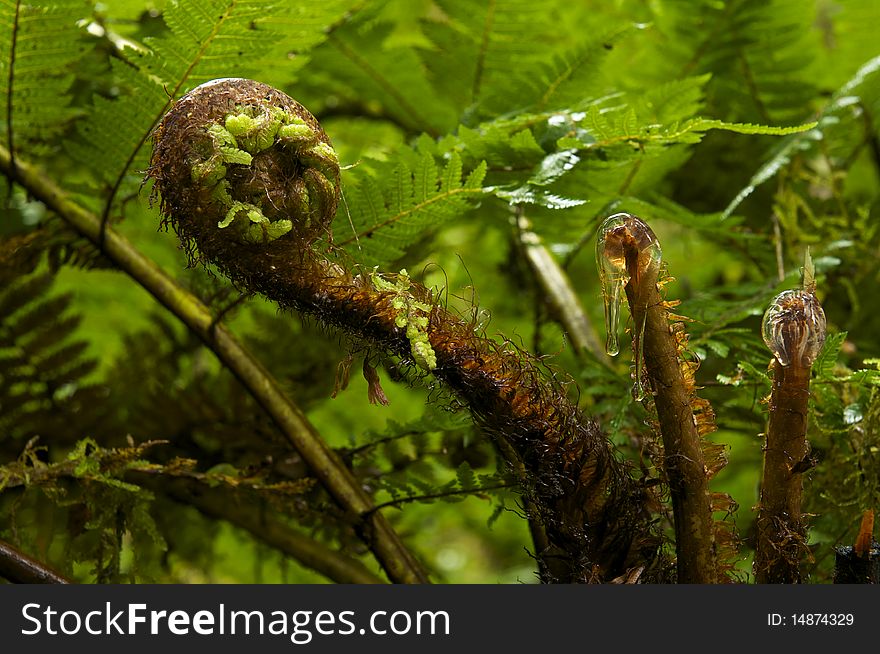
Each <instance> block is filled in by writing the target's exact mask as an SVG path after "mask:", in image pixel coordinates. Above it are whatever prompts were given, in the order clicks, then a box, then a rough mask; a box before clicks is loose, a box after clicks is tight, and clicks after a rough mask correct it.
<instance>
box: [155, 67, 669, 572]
mask: <svg viewBox="0 0 880 654" xmlns="http://www.w3.org/2000/svg"><path fill="white" fill-rule="evenodd" d="M304 127H307V128H308V129H309V130H310V131H311V134H306V133H305V129H304ZM291 138H292V139H293V141H291V140H289V139H291ZM154 141H155V143H154V150H153V157H152V161H151V166H150V171H149V176H150V177H152V178H153V179H154V180H155V182H156V184H155V187H154V190H155V191H157V192H158V193H159V194H160V196H161V199H162V205H161V206H162V210H163V213H164V215H165V220H166V222H167V223H169V224H170V225H171V226H172V227H173V228H174V229H175V231H176V232H177V234H178V236H179V237H180V238H181V240H182V241H183V243H184V244H185V246H186V247H187V249H188V251H189V252H190V255H191V256H192V257H194V258H195V257H196V256H197V257H198V258H200V259H201V260H203V261H206V262H211V263H212V264H214V265H216V266H217V267H218V268H219V269H220V270H221V271H222V272H224V273H225V274H226V275H227V276H229V277H230V278H231V279H232V280H233V281H234V282H235V283H236V284H237V285H239V286H240V287H243V288H246V289H248V290H250V291H253V292H258V293H261V294H263V295H264V296H266V297H267V298H269V299H271V300H274V301H275V302H277V303H278V304H279V305H281V306H282V307H286V308H292V309H294V310H297V311H299V312H302V313H307V314H310V315H312V316H315V317H317V318H318V319H319V320H321V321H322V322H324V323H325V324H330V325H334V326H336V327H340V328H342V329H344V330H345V331H347V332H348V333H350V334H351V335H352V336H354V337H355V338H357V339H359V340H361V341H366V342H367V343H369V344H371V345H372V346H374V347H377V348H381V349H384V350H385V351H388V352H391V353H393V354H395V355H397V356H399V357H400V358H401V359H403V360H404V361H406V362H408V363H409V364H411V365H412V366H413V367H414V368H418V369H420V370H421V371H422V372H423V373H424V374H427V373H429V372H430V373H431V374H433V375H434V376H435V377H436V378H437V379H439V380H441V381H442V382H444V383H445V384H446V385H447V386H448V387H449V388H450V389H451V390H453V391H454V392H455V393H456V394H457V395H458V396H459V398H460V399H461V400H462V401H463V402H464V403H466V404H467V405H468V407H469V408H470V410H471V413H472V414H473V416H474V419H475V420H476V422H477V423H478V424H479V425H480V426H481V427H482V428H483V429H484V431H486V433H487V434H489V435H491V436H492V437H494V438H495V440H496V441H497V442H498V443H499V445H500V449H501V450H502V451H503V452H505V456H508V458H511V459H512V460H513V463H514V466H513V467H514V468H516V469H518V470H523V471H524V474H522V475H521V481H522V486H523V488H524V491H525V492H526V493H527V494H528V496H529V503H528V504H529V506H530V507H534V508H533V509H532V508H530V518H533V519H534V520H535V521H537V522H538V523H540V524H541V525H542V526H543V528H544V530H545V531H546V533H547V536H548V539H547V540H548V545H547V547H546V548H545V550H544V551H540V552H536V554H537V556H539V557H540V558H541V559H542V562H543V564H544V565H543V566H542V568H543V569H545V570H547V571H548V572H547V573H545V574H544V579H545V580H546V581H608V580H611V579H614V578H616V577H620V576H622V575H626V574H627V573H632V572H634V571H637V570H638V572H639V573H641V572H642V571H644V570H645V568H646V567H648V568H650V567H651V566H652V564H657V565H656V566H655V567H654V568H653V569H651V570H650V571H649V572H646V574H644V575H643V576H642V578H645V579H647V578H658V577H660V576H661V575H663V574H664V571H663V570H662V569H660V568H661V566H660V565H659V564H660V562H661V561H662V558H661V556H660V554H659V551H658V546H659V538H658V537H657V535H656V534H655V532H654V527H653V526H652V522H651V516H650V513H649V511H648V510H647V508H646V503H647V500H646V493H645V489H644V488H642V486H641V485H640V484H639V483H637V482H635V481H634V480H633V478H632V476H631V475H630V474H629V470H628V469H627V467H626V466H625V465H624V464H621V463H620V462H619V461H618V460H617V458H616V457H615V456H614V452H613V448H612V447H611V445H610V444H609V443H608V441H607V440H606V439H605V438H604V437H603V435H602V434H601V432H600V430H599V428H598V426H597V425H596V424H595V423H594V422H592V421H590V420H589V419H587V418H585V417H584V416H583V415H582V414H581V412H580V411H579V410H578V408H577V407H576V406H575V405H574V404H573V403H571V401H570V400H569V399H568V397H567V395H566V392H565V388H564V386H563V385H562V384H560V383H559V382H556V381H555V380H554V379H553V378H552V377H550V376H548V375H546V374H545V372H544V371H543V370H542V369H541V365H540V363H539V362H538V361H537V360H535V359H533V358H532V357H530V356H529V355H528V354H527V353H524V352H522V351H521V350H519V349H518V348H516V347H515V346H514V345H513V344H512V343H510V342H502V343H499V342H496V341H494V340H490V339H487V338H485V337H483V336H481V335H480V334H479V333H478V331H479V330H478V329H477V328H476V326H475V325H474V324H473V322H472V321H469V320H466V319H463V318H462V317H460V316H458V315H455V314H453V313H451V312H450V311H448V310H446V309H445V308H444V307H442V306H441V305H440V304H439V303H438V300H437V294H435V293H434V292H432V291H431V290H430V289H428V288H426V287H425V286H423V285H421V284H419V283H418V282H416V281H414V280H411V279H410V278H409V276H408V275H406V273H405V271H401V273H399V274H398V275H396V276H387V275H385V276H380V275H379V274H378V272H377V271H375V270H373V271H363V272H362V273H360V274H358V273H357V272H352V271H351V270H349V268H348V267H346V266H344V265H340V264H339V263H337V262H335V261H331V260H330V259H329V258H328V257H327V256H324V255H323V254H322V253H321V251H320V247H319V244H318V242H317V241H318V238H319V237H320V236H321V235H322V234H329V223H330V220H331V219H332V217H333V212H334V210H335V208H336V197H337V195H338V192H339V178H338V167H337V164H336V158H335V155H334V154H332V150H331V149H330V144H329V140H328V139H327V137H326V135H325V134H324V132H323V131H322V130H321V128H320V126H319V125H318V123H317V121H316V120H315V119H314V118H313V117H312V116H311V115H310V114H308V113H307V112H306V110H305V109H303V108H302V107H301V106H300V105H299V104H298V103H296V102H295V101H294V100H292V99H290V98H289V97H287V96H286V95H284V94H282V93H280V92H279V91H276V90H274V89H272V88H270V87H268V86H266V85H264V84H260V83H257V82H252V81H248V80H220V81H217V82H211V83H208V84H206V85H203V86H202V87H199V88H197V89H195V90H194V91H192V92H191V93H190V94H188V95H187V96H184V98H182V99H181V100H180V101H179V102H178V103H177V104H176V105H175V106H174V107H173V108H172V110H171V111H170V112H169V113H168V114H167V115H166V117H165V118H164V119H163V120H162V122H161V123H160V124H159V126H158V128H157V129H156V132H155V134H154ZM261 161H264V162H265V163H261ZM318 176H320V177H321V178H323V179H318ZM299 180H302V183H301V184H300V181H299ZM303 188H304V189H305V191H306V192H307V196H308V203H306V202H305V201H304V199H305V197H306V193H303ZM287 222H289V228H288V226H287V224H286V223H287ZM230 230H231V231H230ZM196 252H198V254H197V255H196ZM508 453H510V454H508ZM532 513H534V515H532Z"/></svg>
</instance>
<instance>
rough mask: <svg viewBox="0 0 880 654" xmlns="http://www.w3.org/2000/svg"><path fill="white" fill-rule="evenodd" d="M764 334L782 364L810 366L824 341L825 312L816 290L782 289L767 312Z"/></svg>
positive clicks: (762, 333)
mask: <svg viewBox="0 0 880 654" xmlns="http://www.w3.org/2000/svg"><path fill="white" fill-rule="evenodd" d="M761 335H762V336H763V337H764V343H765V344H766V345H767V347H768V348H769V349H770V351H771V352H773V355H774V356H775V357H776V360H777V361H779V363H780V364H781V365H783V366H790V365H796V366H801V367H804V368H809V367H810V366H812V365H813V362H814V361H815V360H816V357H817V356H818V355H819V351H820V350H821V349H822V345H823V344H824V343H825V312H824V311H823V310H822V305H820V304H819V300H817V299H816V296H815V295H814V294H813V293H811V292H809V291H806V290H803V289H798V290H791V291H783V292H782V293H780V294H779V295H777V296H776V297H775V298H774V299H773V302H771V303H770V306H769V308H768V309H767V311H766V312H765V313H764V320H763V322H762V324H761Z"/></svg>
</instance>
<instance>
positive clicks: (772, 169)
mask: <svg viewBox="0 0 880 654" xmlns="http://www.w3.org/2000/svg"><path fill="white" fill-rule="evenodd" d="M878 77H880V56H878V57H874V58H873V59H870V60H869V61H867V62H866V63H865V64H864V65H863V66H862V67H861V68H859V70H858V71H856V73H855V75H853V77H852V78H850V79H849V80H848V81H847V82H846V83H845V84H844V85H843V86H841V87H840V88H839V89H838V90H837V91H836V92H835V93H834V95H833V96H832V98H831V100H830V101H829V103H828V105H827V106H826V107H825V108H824V109H823V111H822V113H821V115H820V116H819V120H818V121H817V122H816V123H813V124H812V129H810V130H809V131H806V132H803V133H796V134H793V135H791V136H788V137H787V138H786V139H785V140H783V141H781V142H780V143H779V144H778V145H777V146H776V147H775V148H774V149H773V150H772V151H771V152H770V155H769V156H768V158H767V159H766V160H765V162H764V163H763V164H762V165H761V166H760V167H759V168H758V170H757V171H756V172H755V174H754V175H752V178H751V179H750V180H749V183H748V184H747V185H746V186H745V187H744V188H743V189H742V190H740V191H739V193H737V195H736V197H734V198H733V200H731V202H730V204H728V205H727V207H726V208H725V209H724V212H723V213H722V219H725V218H728V217H730V216H731V215H733V212H734V211H736V209H737V207H739V205H740V204H742V202H743V201H744V200H745V199H746V198H747V197H749V196H750V195H751V194H752V193H753V192H754V191H755V189H756V188H757V187H758V186H760V185H761V184H763V183H765V182H766V181H768V180H770V179H773V178H774V177H775V176H776V174H777V173H778V172H779V171H780V170H782V169H783V168H784V167H785V166H787V165H788V164H789V163H790V162H791V159H792V157H793V156H795V155H796V154H797V153H799V152H803V151H807V150H810V149H811V148H813V147H814V146H815V145H816V143H819V142H821V141H822V139H823V133H824V132H825V131H827V130H830V129H832V128H834V127H835V126H836V125H837V123H838V115H839V114H840V113H841V112H843V111H845V110H846V109H847V108H848V107H851V106H852V105H853V104H855V103H857V102H858V101H859V98H860V97H862V96H865V95H869V96H870V95H871V94H872V93H874V92H875V91H874V88H875V87H876V84H877V79H878Z"/></svg>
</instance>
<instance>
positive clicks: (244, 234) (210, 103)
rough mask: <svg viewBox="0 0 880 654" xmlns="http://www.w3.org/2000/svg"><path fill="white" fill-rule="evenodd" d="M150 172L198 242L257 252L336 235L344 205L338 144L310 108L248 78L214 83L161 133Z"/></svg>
mask: <svg viewBox="0 0 880 654" xmlns="http://www.w3.org/2000/svg"><path fill="white" fill-rule="evenodd" d="M154 142H155V147H154V149H153V157H152V160H151V162H150V170H149V176H150V177H152V178H154V179H155V180H156V188H157V190H158V191H159V192H160V194H161V197H162V210H163V213H165V215H166V217H167V219H168V220H169V221H170V222H171V223H172V225H173V226H174V228H175V230H176V231H177V232H178V234H179V235H180V236H181V237H182V238H183V239H185V241H187V242H188V243H189V244H190V245H192V244H193V243H195V244H198V245H199V247H200V248H202V246H203V244H204V242H205V241H210V240H214V239H221V240H223V241H225V242H227V243H230V244H236V245H240V246H244V247H245V248H248V247H250V246H257V247H262V246H265V245H266V244H268V243H271V242H272V241H275V240H276V239H280V238H282V237H284V238H286V239H287V240H288V241H296V243H297V245H299V246H302V245H304V244H308V243H310V242H312V241H314V240H315V239H317V238H318V237H320V236H322V235H329V232H330V223H331V222H332V220H333V216H334V215H335V214H336V206H337V203H338V201H339V162H338V159H337V156H336V152H335V151H334V149H333V147H332V145H331V144H330V139H329V138H328V137H327V135H326V134H325V133H324V130H323V129H322V128H321V126H320V124H318V121H317V120H316V119H315V117H314V116H312V114H311V113H309V111H308V110H307V109H306V108H305V107H303V106H302V105H301V104H299V103H298V102H296V101H295V100H293V99H292V98H290V97H289V96H287V95H285V94H284V93H282V92H280V91H278V90H276V89H274V88H272V87H270V86H268V85H266V84H262V83H260V82H255V81H253V80H247V79H221V80H214V81H212V82H207V83H205V84H202V85H201V86H199V87H197V88H195V89H194V90H192V91H190V92H189V93H187V94H186V95H185V96H184V97H183V98H181V99H180V101H179V102H177V104H175V106H174V108H173V109H172V110H171V111H169V112H168V114H166V116H165V118H164V119H163V120H162V122H160V123H159V125H158V126H157V128H156V131H155V133H154Z"/></svg>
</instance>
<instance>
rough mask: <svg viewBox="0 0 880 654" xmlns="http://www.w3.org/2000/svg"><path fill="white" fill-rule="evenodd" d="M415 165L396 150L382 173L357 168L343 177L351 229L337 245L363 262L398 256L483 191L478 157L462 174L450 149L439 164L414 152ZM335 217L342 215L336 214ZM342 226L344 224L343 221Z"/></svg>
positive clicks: (387, 260) (377, 262)
mask: <svg viewBox="0 0 880 654" xmlns="http://www.w3.org/2000/svg"><path fill="white" fill-rule="evenodd" d="M417 157H418V158H417V160H416V163H415V164H414V167H410V165H409V164H408V163H406V162H405V161H404V159H405V157H404V156H401V157H400V158H399V159H398V161H397V162H396V164H395V167H394V168H393V170H391V171H390V174H389V175H388V177H387V180H386V179H383V178H382V176H381V175H369V174H357V175H351V176H350V177H349V179H347V180H346V187H345V198H346V204H347V206H348V210H349V212H350V216H351V227H353V229H354V235H352V236H350V237H348V238H345V239H342V240H340V241H339V242H338V245H340V246H343V247H346V248H347V249H349V250H350V251H351V252H352V253H353V255H354V256H356V258H357V259H358V261H360V262H362V263H364V264H366V265H383V264H388V263H390V262H392V261H395V260H397V259H398V258H400V257H401V256H402V255H403V254H404V253H405V251H406V248H407V246H409V245H411V244H413V243H414V242H415V241H416V240H417V239H418V238H420V237H421V236H422V235H423V234H425V233H426V232H428V231H430V230H434V229H436V228H437V227H439V226H440V225H442V224H443V223H444V222H446V221H448V220H451V219H453V218H455V217H458V216H460V215H461V214H462V213H464V212H465V211H467V210H468V209H469V208H470V207H472V206H473V204H474V203H475V202H477V201H479V199H480V197H481V196H482V195H483V194H484V190H483V187H482V182H483V178H484V177H485V174H486V165H485V163H481V164H480V165H478V166H477V167H476V168H474V169H473V170H472V171H471V172H470V173H469V174H468V175H467V177H466V178H465V179H464V180H462V162H461V158H460V156H459V155H458V154H457V153H452V154H451V155H450V157H449V160H448V161H447V162H446V165H445V166H444V168H443V169H442V170H438V169H437V165H436V163H435V160H434V157H433V156H432V155H431V154H429V153H425V152H421V153H419V154H418V155H417ZM339 220H340V221H343V220H344V219H342V218H340V219H339ZM342 224H343V225H344V226H343V227H342V228H341V230H345V229H346V227H348V225H345V223H344V222H342Z"/></svg>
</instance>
